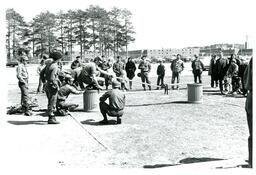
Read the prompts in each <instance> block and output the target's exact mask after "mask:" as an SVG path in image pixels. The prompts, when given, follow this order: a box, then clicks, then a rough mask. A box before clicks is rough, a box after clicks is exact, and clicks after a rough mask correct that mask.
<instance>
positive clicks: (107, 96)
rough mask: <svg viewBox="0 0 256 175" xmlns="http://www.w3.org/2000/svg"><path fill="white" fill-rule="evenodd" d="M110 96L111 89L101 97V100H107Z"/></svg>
mask: <svg viewBox="0 0 256 175" xmlns="http://www.w3.org/2000/svg"><path fill="white" fill-rule="evenodd" d="M109 97H110V94H109V91H108V92H106V93H105V94H103V95H102V96H101V97H100V102H104V101H106V100H107V99H108V98H109Z"/></svg>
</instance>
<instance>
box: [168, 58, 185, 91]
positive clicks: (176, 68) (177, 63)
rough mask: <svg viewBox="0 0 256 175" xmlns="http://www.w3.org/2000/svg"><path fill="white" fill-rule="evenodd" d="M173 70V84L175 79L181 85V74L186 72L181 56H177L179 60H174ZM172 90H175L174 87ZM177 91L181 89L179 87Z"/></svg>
mask: <svg viewBox="0 0 256 175" xmlns="http://www.w3.org/2000/svg"><path fill="white" fill-rule="evenodd" d="M171 70H172V84H173V83H174V82H175V79H177V83H180V73H181V72H182V71H183V70H184V64H183V61H182V60H181V55H180V54H177V58H176V59H175V60H173V62H172V64H171ZM172 89H174V85H172ZM177 89H179V85H177Z"/></svg>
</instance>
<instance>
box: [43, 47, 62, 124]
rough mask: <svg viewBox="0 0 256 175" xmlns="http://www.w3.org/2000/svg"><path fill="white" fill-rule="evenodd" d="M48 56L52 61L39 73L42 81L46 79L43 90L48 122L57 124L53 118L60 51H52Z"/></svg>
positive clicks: (58, 85)
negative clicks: (46, 103)
mask: <svg viewBox="0 0 256 175" xmlns="http://www.w3.org/2000/svg"><path fill="white" fill-rule="evenodd" d="M50 58H52V59H53V62H52V63H50V64H48V65H47V66H46V67H45V68H44V69H43V70H42V71H41V73H40V76H41V78H42V81H46V85H45V91H46V95H47V98H48V116H49V119H48V124H59V122H58V121H57V120H56V118H55V114H54V112H55V110H56V101H57V94H58V90H59V88H60V81H59V78H58V76H59V72H60V70H59V67H58V62H59V61H60V59H61V58H62V53H61V52H59V51H53V52H51V53H50Z"/></svg>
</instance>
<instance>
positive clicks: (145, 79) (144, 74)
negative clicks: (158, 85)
mask: <svg viewBox="0 0 256 175" xmlns="http://www.w3.org/2000/svg"><path fill="white" fill-rule="evenodd" d="M141 81H142V83H145V82H146V83H147V84H148V88H149V89H151V86H150V81H149V78H148V72H141ZM142 87H143V88H144V89H145V87H146V86H145V84H142Z"/></svg>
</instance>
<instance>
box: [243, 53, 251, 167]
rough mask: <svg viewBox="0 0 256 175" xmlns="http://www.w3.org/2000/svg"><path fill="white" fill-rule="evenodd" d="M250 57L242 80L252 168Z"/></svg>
mask: <svg viewBox="0 0 256 175" xmlns="http://www.w3.org/2000/svg"><path fill="white" fill-rule="evenodd" d="M252 59H253V58H251V60H250V62H249V65H248V66H247V68H246V70H245V73H244V76H245V78H244V80H245V89H246V90H247V97H246V102H245V110H246V115H247V124H248V128H249V134H250V135H249V138H248V151H249V161H248V162H249V167H251V168H252V155H253V151H252V147H253V146H252V144H253V143H252V137H253V136H252V133H253V130H252V124H253V115H252V89H253V88H252V74H253V72H252Z"/></svg>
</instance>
